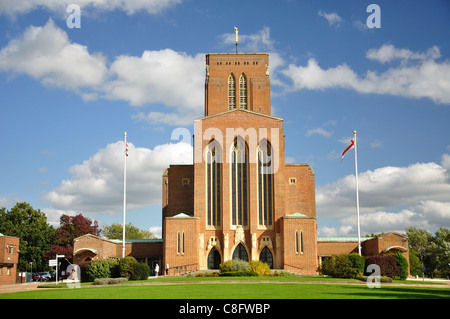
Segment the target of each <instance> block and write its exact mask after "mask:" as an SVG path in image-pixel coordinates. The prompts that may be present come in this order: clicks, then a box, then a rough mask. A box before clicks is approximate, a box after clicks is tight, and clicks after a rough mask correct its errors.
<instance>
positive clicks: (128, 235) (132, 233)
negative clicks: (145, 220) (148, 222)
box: [102, 223, 156, 239]
mask: <svg viewBox="0 0 450 319" xmlns="http://www.w3.org/2000/svg"><path fill="white" fill-rule="evenodd" d="M102 233H103V236H105V237H106V238H109V239H122V238H123V227H122V224H119V223H115V224H111V226H105V227H103V231H102ZM154 238H156V236H155V235H154V234H153V233H151V232H149V231H146V230H142V229H139V228H137V227H136V226H133V225H132V224H131V223H128V224H125V239H154Z"/></svg>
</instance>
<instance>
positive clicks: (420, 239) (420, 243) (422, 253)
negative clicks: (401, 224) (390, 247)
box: [406, 227, 433, 263]
mask: <svg viewBox="0 0 450 319" xmlns="http://www.w3.org/2000/svg"><path fill="white" fill-rule="evenodd" d="M406 235H407V236H408V239H409V247H410V248H412V249H414V250H415V252H416V253H417V256H418V257H419V259H420V261H421V262H422V263H423V262H424V260H425V258H426V257H427V256H428V254H429V250H430V247H431V242H432V240H433V235H431V233H430V232H429V231H428V230H425V229H420V228H416V227H407V228H406Z"/></svg>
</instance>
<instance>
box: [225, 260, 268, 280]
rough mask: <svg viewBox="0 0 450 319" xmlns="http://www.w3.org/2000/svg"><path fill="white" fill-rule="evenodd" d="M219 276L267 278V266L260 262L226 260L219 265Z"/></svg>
mask: <svg viewBox="0 0 450 319" xmlns="http://www.w3.org/2000/svg"><path fill="white" fill-rule="evenodd" d="M219 269H220V276H268V275H270V268H269V265H267V264H266V263H264V262H262V261H252V262H250V263H249V262H247V261H243V260H240V259H233V260H228V261H226V262H224V263H222V264H220V265H219Z"/></svg>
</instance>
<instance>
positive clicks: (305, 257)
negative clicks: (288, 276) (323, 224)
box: [280, 216, 318, 275]
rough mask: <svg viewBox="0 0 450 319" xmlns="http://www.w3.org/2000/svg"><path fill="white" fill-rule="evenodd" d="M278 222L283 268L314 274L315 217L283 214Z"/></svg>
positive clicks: (315, 249)
mask: <svg viewBox="0 0 450 319" xmlns="http://www.w3.org/2000/svg"><path fill="white" fill-rule="evenodd" d="M280 223H281V242H282V266H283V268H284V269H286V270H290V271H294V272H297V273H300V274H303V275H316V274H317V268H318V264H317V233H316V226H317V225H316V219H315V218H310V217H297V216H295V217H291V216H284V217H283V218H282V219H281V220H280ZM302 241H303V244H302Z"/></svg>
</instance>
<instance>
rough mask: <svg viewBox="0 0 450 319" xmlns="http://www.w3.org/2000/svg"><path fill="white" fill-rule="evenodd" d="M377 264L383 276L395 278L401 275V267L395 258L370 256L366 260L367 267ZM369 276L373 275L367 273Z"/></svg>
mask: <svg viewBox="0 0 450 319" xmlns="http://www.w3.org/2000/svg"><path fill="white" fill-rule="evenodd" d="M371 264H376V265H378V266H379V267H380V272H381V274H380V275H381V276H387V277H390V278H394V277H397V276H399V275H400V271H401V267H400V266H399V265H398V264H397V259H396V258H395V257H394V256H370V257H367V258H366V269H367V266H369V265H371ZM367 275H371V274H369V273H367Z"/></svg>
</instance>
